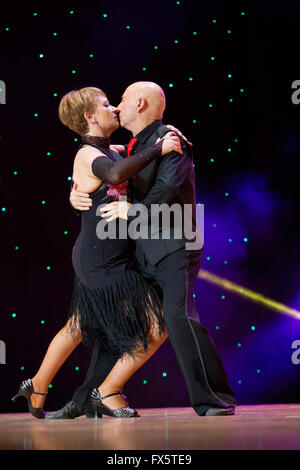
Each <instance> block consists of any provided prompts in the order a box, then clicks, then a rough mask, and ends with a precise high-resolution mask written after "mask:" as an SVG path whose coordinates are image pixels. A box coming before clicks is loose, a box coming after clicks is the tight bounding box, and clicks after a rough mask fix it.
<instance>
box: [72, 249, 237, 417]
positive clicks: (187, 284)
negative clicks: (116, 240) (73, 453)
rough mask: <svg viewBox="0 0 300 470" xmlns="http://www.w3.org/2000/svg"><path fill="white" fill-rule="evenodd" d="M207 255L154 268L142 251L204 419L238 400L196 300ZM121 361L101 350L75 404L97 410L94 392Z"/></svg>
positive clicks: (176, 255) (178, 255) (141, 261)
mask: <svg viewBox="0 0 300 470" xmlns="http://www.w3.org/2000/svg"><path fill="white" fill-rule="evenodd" d="M202 256H203V250H195V251H186V250H184V249H180V250H178V251H175V252H173V253H171V254H169V255H168V256H166V257H165V258H163V259H162V260H161V261H160V262H159V263H157V264H156V265H155V266H153V265H152V264H151V263H150V262H149V260H148V259H147V258H146V256H145V254H144V253H143V252H142V251H140V250H138V248H137V252H136V258H137V264H136V269H137V270H138V271H139V272H140V274H141V275H142V276H143V277H144V278H146V279H147V280H148V282H150V283H152V284H153V285H155V286H156V287H159V289H160V290H161V293H162V304H163V312H164V318H165V323H166V327H167V331H168V335H169V340H170V342H171V345H172V347H173V349H174V351H175V354H176V358H177V361H178V363H179V366H180V369H181V371H182V374H183V376H184V379H185V382H186V385H187V388H188V393H189V399H190V403H191V406H192V407H193V408H194V410H195V411H196V413H197V414H199V415H203V414H205V412H206V411H207V409H208V408H212V407H220V408H229V407H231V406H235V405H236V399H235V396H234V393H233V391H232V389H231V388H230V386H229V384H228V378H227V375H226V372H225V369H224V366H223V363H222V361H221V359H220V357H219V355H218V353H217V350H216V347H215V345H214V342H213V340H212V338H211V337H210V335H209V333H208V330H207V329H206V328H205V327H204V326H203V325H202V324H201V323H200V318H199V314H198V312H197V309H196V306H195V302H194V299H193V288H194V285H195V281H196V278H197V275H198V272H199V269H200V264H201V260H202ZM116 361H117V358H116V357H114V356H103V355H101V356H100V355H99V354H98V351H97V350H96V349H95V350H93V353H92V359H91V364H90V367H89V370H88V372H87V376H86V379H85V382H84V383H83V385H82V386H81V387H79V388H78V389H77V390H76V392H75V393H74V395H73V400H74V401H76V402H77V403H79V404H80V405H81V406H82V407H84V408H86V409H88V410H91V405H90V400H89V395H90V392H91V390H92V388H94V387H96V386H99V385H100V384H101V382H102V381H103V380H104V379H105V377H106V376H107V374H108V373H109V371H110V370H111V368H112V367H113V366H114V364H115V362H116Z"/></svg>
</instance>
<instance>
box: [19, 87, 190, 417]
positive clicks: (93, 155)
mask: <svg viewBox="0 0 300 470" xmlns="http://www.w3.org/2000/svg"><path fill="white" fill-rule="evenodd" d="M59 117H60V120H61V121H62V123H63V124H65V125H66V126H67V127H69V128H70V129H71V130H73V131H75V132H77V133H78V134H79V135H81V137H82V145H81V146H80V148H79V150H78V152H77V154H76V156H75V160H74V166H73V181H74V183H76V184H77V186H78V189H79V190H81V191H84V192H88V193H89V196H90V198H91V199H92V201H93V202H92V207H91V208H90V210H89V211H88V212H83V213H82V226H81V231H80V234H79V236H78V238H77V240H76V242H75V245H74V247H73V252H72V262H73V267H74V270H75V284H74V291H73V295H72V301H71V306H70V313H69V319H68V322H67V324H66V325H65V326H64V328H62V330H61V331H60V332H59V333H58V334H57V335H56V336H55V338H54V339H53V340H52V342H51V344H50V346H49V348H48V351H47V354H46V356H45V358H44V361H43V363H42V365H41V367H40V369H39V371H38V373H37V374H36V376H35V377H33V379H29V380H27V381H24V382H22V384H21V386H20V389H19V392H18V394H17V395H16V396H15V397H14V398H13V401H15V400H16V398H17V397H18V396H24V397H25V398H27V401H28V407H29V411H30V412H31V413H32V414H33V415H34V416H35V417H37V418H44V416H45V413H44V411H43V410H42V406H43V403H44V397H45V395H46V391H47V389H48V387H49V384H50V382H51V381H52V379H53V377H54V375H55V374H56V372H57V371H58V369H59V368H60V367H61V365H62V364H63V363H64V361H65V360H66V359H67V357H68V356H69V355H70V354H71V352H72V351H73V350H74V348H75V347H76V346H77V345H78V344H79V343H80V341H83V344H85V345H87V346H90V347H93V346H95V345H96V344H97V345H98V346H99V348H100V350H101V351H103V352H105V353H110V354H114V355H117V356H118V357H119V360H118V361H117V362H116V364H115V366H114V367H113V369H112V370H111V372H110V373H109V375H108V376H107V378H106V379H105V381H104V382H103V383H102V384H101V385H100V387H99V388H98V390H97V389H95V390H94V391H93V394H92V397H91V399H92V403H93V406H94V409H95V411H96V412H97V408H99V409H100V415H101V414H102V413H103V414H107V415H110V416H115V417H136V416H138V414H137V412H136V411H135V410H133V409H131V408H129V407H127V406H124V405H125V404H126V403H125V400H124V397H123V395H122V389H123V387H124V385H125V384H126V382H127V381H128V379H129V378H130V377H131V376H132V374H133V373H134V372H135V371H136V370H137V369H138V368H140V367H141V366H142V365H143V364H144V363H145V362H146V361H147V360H148V359H149V358H150V357H151V356H152V355H153V354H154V352H155V351H156V350H157V349H158V347H159V346H160V345H161V344H162V343H163V342H164V341H165V340H166V338H167V336H168V335H167V332H166V329H165V324H164V319H163V314H162V310H161V304H160V301H159V298H158V295H157V293H156V291H155V290H154V288H153V287H152V286H151V285H150V284H148V283H147V282H146V281H145V280H144V279H143V277H142V276H141V275H139V274H138V273H137V272H135V271H133V270H130V269H129V268H128V266H127V264H128V262H129V261H130V260H131V255H132V249H133V242H132V241H131V240H130V239H129V238H128V237H127V238H126V239H122V238H120V237H118V234H119V233H120V230H121V229H122V230H124V223H125V224H126V222H125V221H124V220H122V219H117V220H116V221H114V223H116V237H115V238H114V239H113V238H106V239H99V238H98V236H97V230H96V228H97V224H98V223H99V216H98V212H96V211H97V208H98V206H99V205H100V204H101V203H104V204H108V203H109V202H112V201H113V200H115V199H118V198H119V196H120V195H127V190H128V188H127V180H128V179H129V178H130V177H131V176H133V175H135V174H136V173H138V172H139V171H141V170H142V169H143V168H144V167H145V166H146V165H148V164H149V163H150V162H151V161H152V160H153V159H154V158H158V157H160V156H163V155H165V154H167V153H169V152H171V151H173V150H174V151H176V152H179V153H182V152H181V148H180V142H179V139H178V137H177V136H175V134H174V133H173V132H170V133H168V134H167V135H166V136H165V137H164V138H163V139H161V140H160V141H159V142H158V143H157V144H156V145H154V146H153V147H151V148H149V149H147V150H145V151H143V152H140V153H139V154H136V155H134V156H132V157H130V158H126V159H125V158H123V157H121V156H120V155H119V154H118V153H117V152H115V151H113V150H112V149H111V148H110V141H109V138H110V136H111V134H112V133H113V132H114V131H115V130H116V129H117V128H118V127H119V121H118V116H117V113H116V111H115V108H114V107H113V106H111V105H110V104H109V101H108V99H107V97H106V95H105V93H104V92H103V91H102V90H100V89H98V88H92V87H87V88H83V89H81V90H75V91H71V92H70V93H68V94H67V95H65V96H64V97H63V98H62V100H61V102H60V106H59ZM122 224H123V226H122ZM126 228H127V225H126ZM125 398H126V397H125Z"/></svg>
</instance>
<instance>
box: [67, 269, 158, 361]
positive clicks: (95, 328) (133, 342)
mask: <svg viewBox="0 0 300 470" xmlns="http://www.w3.org/2000/svg"><path fill="white" fill-rule="evenodd" d="M109 276H110V278H109V282H106V283H105V284H104V285H103V286H102V287H101V286H99V288H97V289H89V288H88V287H86V286H85V285H84V284H82V282H81V281H80V280H79V278H78V277H77V276H76V275H75V282H74V290H73V294H72V299H71V305H70V311H69V326H70V330H71V332H74V333H75V332H78V327H79V328H80V330H81V335H82V342H83V344H84V345H85V346H87V347H89V348H93V347H98V348H99V351H100V352H102V353H105V354H112V355H116V356H118V357H122V356H123V354H125V353H127V354H130V355H133V350H137V351H139V352H144V351H147V350H148V346H149V339H148V334H149V333H150V332H153V328H155V333H156V335H157V334H159V335H161V333H162V331H163V330H164V329H165V322H164V318H163V312H162V307H161V301H160V298H159V296H158V294H157V292H156V290H155V288H154V287H153V286H151V285H150V284H149V283H147V282H146V281H145V279H144V278H143V277H142V276H141V275H140V274H139V273H137V272H135V271H133V270H131V269H125V270H124V271H122V272H118V273H110V274H109Z"/></svg>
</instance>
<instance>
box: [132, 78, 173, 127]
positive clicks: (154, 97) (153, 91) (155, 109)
mask: <svg viewBox="0 0 300 470" xmlns="http://www.w3.org/2000/svg"><path fill="white" fill-rule="evenodd" d="M126 92H127V93H129V94H130V95H131V94H133V95H135V96H136V98H137V99H139V98H140V99H145V100H146V101H147V104H148V106H149V108H150V110H151V114H153V115H154V116H155V117H156V118H157V119H162V116H163V113H164V110H165V108H166V97H165V94H164V92H163V89H162V88H161V87H160V86H159V85H157V83H154V82H135V83H133V84H132V85H129V87H128V88H127V89H126V91H125V93H126Z"/></svg>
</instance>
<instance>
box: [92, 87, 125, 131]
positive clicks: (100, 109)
mask: <svg viewBox="0 0 300 470" xmlns="http://www.w3.org/2000/svg"><path fill="white" fill-rule="evenodd" d="M96 103H97V108H96V111H95V112H94V113H93V114H92V118H93V120H94V121H96V122H97V123H98V125H99V128H100V131H101V133H102V134H103V135H104V136H109V135H110V134H112V132H114V131H115V130H116V129H118V127H119V126H120V124H119V119H118V114H117V113H116V108H115V107H114V106H112V105H110V104H109V101H108V99H107V97H106V96H105V95H98V96H97V97H96Z"/></svg>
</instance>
